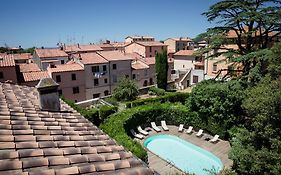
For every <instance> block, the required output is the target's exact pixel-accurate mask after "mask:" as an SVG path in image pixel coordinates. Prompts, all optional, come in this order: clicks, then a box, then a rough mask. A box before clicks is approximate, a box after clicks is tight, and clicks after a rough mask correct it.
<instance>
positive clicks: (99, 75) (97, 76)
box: [93, 71, 107, 78]
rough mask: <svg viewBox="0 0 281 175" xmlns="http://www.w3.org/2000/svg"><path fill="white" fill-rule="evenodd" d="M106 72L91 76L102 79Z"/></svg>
mask: <svg viewBox="0 0 281 175" xmlns="http://www.w3.org/2000/svg"><path fill="white" fill-rule="evenodd" d="M106 73H107V72H106V71H103V72H93V75H94V77H95V78H101V77H103V76H104V75H106Z"/></svg>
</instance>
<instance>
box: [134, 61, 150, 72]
mask: <svg viewBox="0 0 281 175" xmlns="http://www.w3.org/2000/svg"><path fill="white" fill-rule="evenodd" d="M132 68H133V69H135V70H139V69H148V68H149V66H148V65H146V64H144V63H143V62H141V61H139V60H137V61H134V62H132Z"/></svg>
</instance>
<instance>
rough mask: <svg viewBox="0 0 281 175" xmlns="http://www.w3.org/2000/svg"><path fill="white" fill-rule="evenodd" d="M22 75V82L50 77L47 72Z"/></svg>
mask: <svg viewBox="0 0 281 175" xmlns="http://www.w3.org/2000/svg"><path fill="white" fill-rule="evenodd" d="M22 75H23V80H24V82H30V81H38V80H40V79H42V78H49V77H50V76H49V74H48V72H47V71H38V72H23V73H22Z"/></svg>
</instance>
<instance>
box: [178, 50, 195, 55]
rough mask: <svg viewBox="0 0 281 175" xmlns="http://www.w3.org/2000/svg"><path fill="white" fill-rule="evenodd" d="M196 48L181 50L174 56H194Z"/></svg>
mask: <svg viewBox="0 0 281 175" xmlns="http://www.w3.org/2000/svg"><path fill="white" fill-rule="evenodd" d="M193 53H194V50H179V51H178V52H176V53H175V54H174V56H192V55H193Z"/></svg>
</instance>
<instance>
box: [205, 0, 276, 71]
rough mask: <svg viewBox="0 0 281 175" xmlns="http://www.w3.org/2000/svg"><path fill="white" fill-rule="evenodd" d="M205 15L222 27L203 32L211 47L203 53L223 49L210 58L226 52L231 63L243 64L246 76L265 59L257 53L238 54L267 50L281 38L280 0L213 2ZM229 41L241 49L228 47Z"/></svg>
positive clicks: (224, 0)
mask: <svg viewBox="0 0 281 175" xmlns="http://www.w3.org/2000/svg"><path fill="white" fill-rule="evenodd" d="M203 15H205V16H206V17H207V18H208V21H216V22H217V24H219V26H216V27H214V28H211V29H209V30H208V31H207V32H206V33H204V34H202V35H200V38H202V37H203V38H205V40H207V41H209V45H208V47H207V48H205V49H203V50H201V51H200V53H201V54H202V53H207V52H208V53H210V51H211V50H220V52H214V54H211V55H210V57H216V56H218V55H224V56H226V57H227V58H228V60H229V61H230V62H239V63H242V65H243V73H244V75H248V74H249V72H250V70H251V69H252V68H254V67H255V66H256V65H257V64H261V67H263V64H264V62H263V61H262V60H257V56H255V55H252V56H251V57H239V56H243V55H247V54H250V53H254V52H256V51H258V50H260V49H266V48H268V47H270V46H271V45H272V43H273V42H274V41H276V40H277V38H278V37H280V32H281V2H280V0H223V1H220V2H218V3H216V4H214V5H212V6H211V7H210V8H209V10H208V11H207V12H205V13H203ZM226 44H235V45H237V48H238V49H234V48H228V47H225V45H226Z"/></svg>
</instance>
